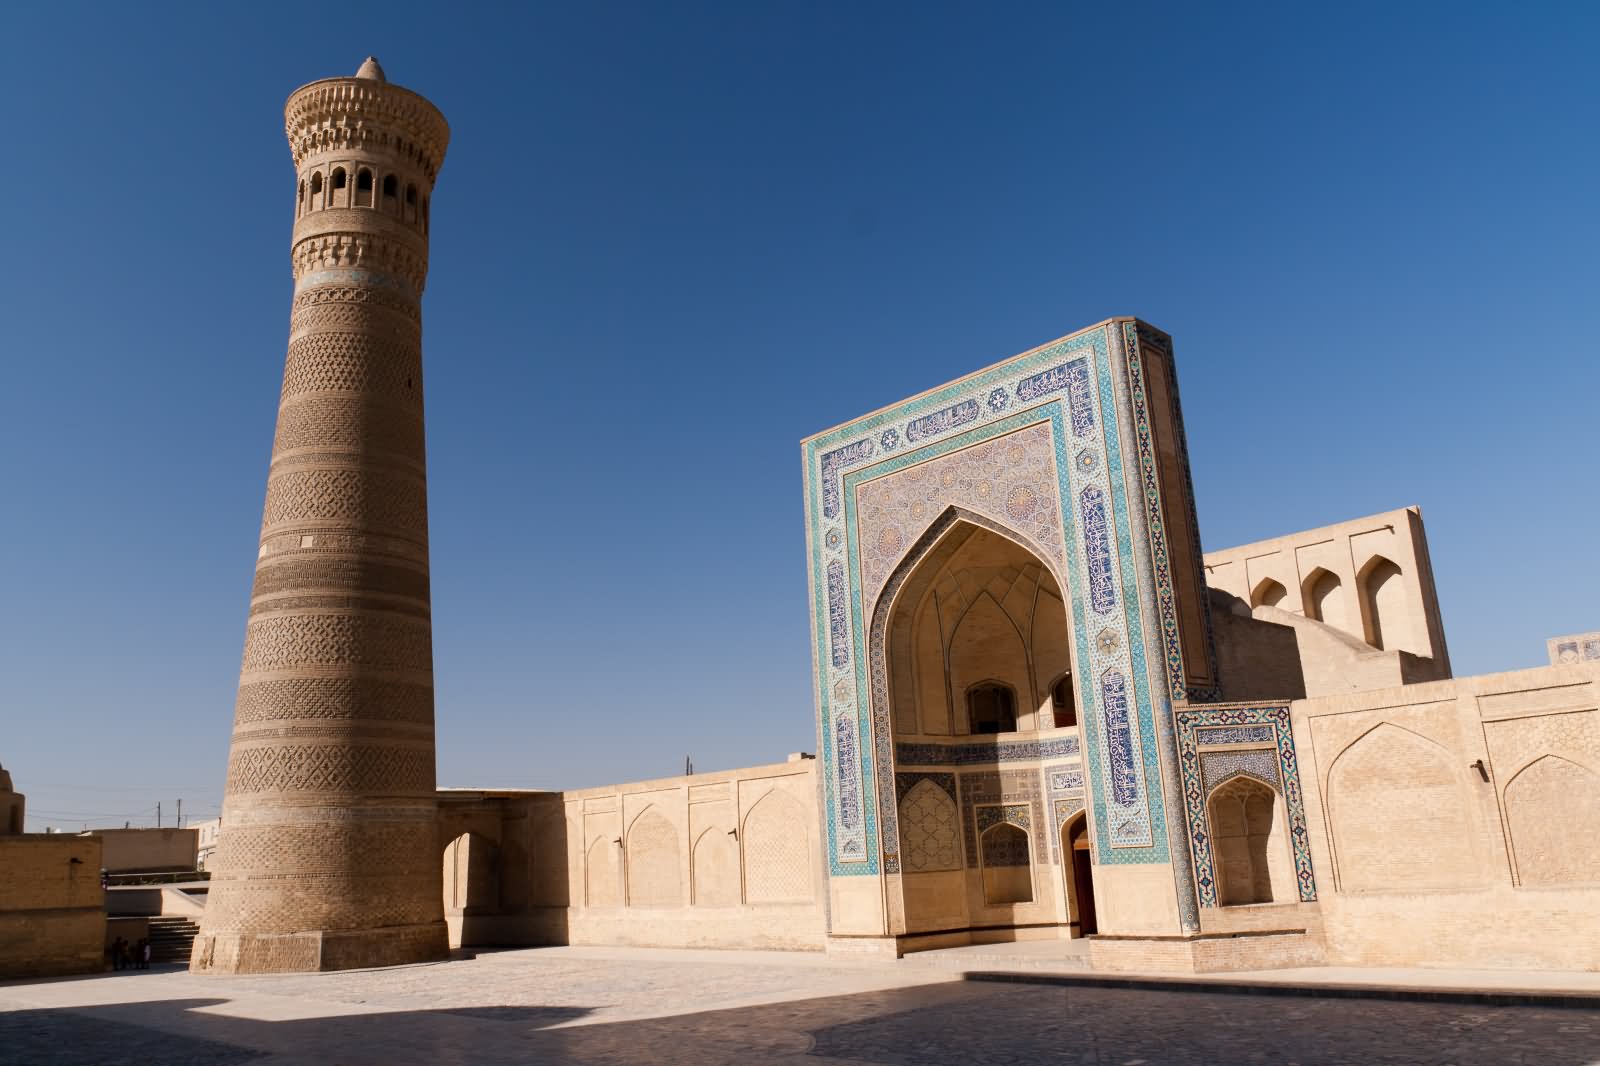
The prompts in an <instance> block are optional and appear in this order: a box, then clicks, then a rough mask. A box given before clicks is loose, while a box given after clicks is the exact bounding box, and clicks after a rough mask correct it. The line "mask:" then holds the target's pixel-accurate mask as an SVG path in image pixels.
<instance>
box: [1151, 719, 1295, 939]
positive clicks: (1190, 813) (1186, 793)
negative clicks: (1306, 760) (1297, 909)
mask: <svg viewBox="0 0 1600 1066" xmlns="http://www.w3.org/2000/svg"><path fill="white" fill-rule="evenodd" d="M1174 718H1175V721H1176V725H1177V740H1178V771H1179V774H1180V777H1181V779H1182V782H1183V805H1184V811H1183V813H1184V820H1185V821H1186V823H1187V825H1188V830H1189V851H1190V857H1191V859H1192V861H1193V864H1194V875H1195V893H1196V895H1197V896H1198V898H1199V903H1200V906H1202V907H1215V906H1217V905H1218V900H1217V873H1216V863H1215V859H1214V857H1213V853H1212V847H1211V827H1210V820H1209V818H1208V816H1207V813H1206V801H1207V800H1208V799H1209V798H1210V796H1211V791H1212V789H1214V788H1215V787H1216V786H1218V785H1220V784H1222V783H1223V782H1225V781H1227V780H1228V779H1229V778H1232V777H1237V776H1239V775H1240V774H1247V775H1249V776H1251V777H1254V778H1256V779H1257V780H1259V781H1262V782H1263V783H1265V784H1268V785H1271V786H1272V787H1274V788H1276V789H1277V791H1278V793H1279V795H1281V796H1282V797H1283V804H1284V809H1285V811H1286V812H1287V814H1288V820H1289V843H1290V845H1291V849H1292V851H1293V852H1294V870H1295V881H1296V883H1297V885H1298V888H1299V893H1300V899H1301V901H1303V902H1307V903H1309V902H1311V901H1313V900H1315V899H1316V898H1317V879H1316V875H1315V873H1314V872H1313V871H1312V868H1311V838H1310V834H1309V833H1308V832H1307V830H1306V812H1305V800H1304V796H1303V794H1302V792H1301V789H1300V766H1299V762H1298V761H1297V760H1296V758H1295V752H1294V733H1293V731H1292V730H1291V729H1290V727H1289V708H1288V707H1287V706H1286V705H1283V704H1278V705H1268V706H1244V705H1227V706H1210V707H1201V706H1195V707H1180V708H1178V710H1177V711H1175V712H1174ZM1263 735H1266V736H1267V739H1268V740H1269V741H1270V743H1271V744H1272V747H1270V748H1255V749H1251V748H1247V747H1240V746H1238V745H1240V744H1250V743H1258V742H1259V741H1258V739H1257V738H1259V737H1262V736H1263ZM1222 744H1229V745H1234V746H1231V747H1217V745H1222Z"/></svg>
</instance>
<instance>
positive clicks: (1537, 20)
mask: <svg viewBox="0 0 1600 1066" xmlns="http://www.w3.org/2000/svg"><path fill="white" fill-rule="evenodd" d="M495 11H496V12H498V13H496V14H490V13H489V10H488V9H487V8H478V7H475V6H474V5H470V4H453V5H445V6H434V7H420V6H419V7H412V6H408V5H406V4H402V3H385V4H381V5H366V4H360V3H341V4H332V5H320V6H314V7H307V6H305V5H299V6H290V7H284V6H282V5H263V4H253V5H204V6H195V7H193V8H187V9H178V8H174V7H164V6H159V5H130V4H116V5H106V6H104V7H87V6H78V5H65V4H62V5H57V4H34V5H22V6H13V7H9V8H7V9H6V11H5V13H4V14H3V15H0V19H3V22H0V102H3V103H0V106H3V107H4V109H5V112H6V114H5V136H4V145H5V148H4V166H0V194H3V195H0V203H3V204H4V205H5V208H6V211H5V229H4V239H3V247H4V255H3V256H0V375H3V377H0V500H3V508H4V509H3V515H4V523H3V528H4V535H3V536H4V540H3V546H4V551H3V552H0V762H4V763H5V765H6V766H7V767H8V768H10V769H12V770H13V771H14V773H15V775H16V778H17V785H18V787H19V789H21V790H22V791H24V792H26V793H28V794H29V798H30V814H32V815H34V817H30V819H29V825H30V828H42V826H43V825H45V824H46V823H49V824H55V825H62V826H69V827H73V828H76V827H77V826H78V825H79V824H81V823H83V822H89V823H91V824H94V823H115V824H121V820H122V819H123V818H124V817H132V818H134V820H135V822H136V824H137V822H138V821H140V820H142V819H143V818H145V817H147V816H146V815H144V814H143V813H142V812H144V811H147V810H150V809H152V808H153V807H154V805H155V803H156V801H157V800H158V799H163V800H166V801H167V807H166V810H167V811H169V812H170V809H171V807H170V801H171V800H172V799H174V798H176V797H178V796H180V795H181V796H183V797H184V798H185V801H186V811H187V812H190V813H193V814H194V815H195V816H196V817H203V816H205V815H207V814H211V813H214V812H215V810H216V808H217V806H218V803H219V800H220V796H221V787H222V778H223V771H224V766H225V761H226V753H227V744H228V733H229V729H230V726H231V716H232V704H233V697H234V689H235V685H236V682H237V672H238V665H239V655H240V649H241V646H242V641H243V633H244V620H245V613H246V609H247V604H248V597H249V590H250V581H251V574H252V569H253V564H254V557H255V550H256V537H257V529H258V523H259V521H260V515H261V504H262V498H263V493H264V486H265V478H266V464H267V458H268V454H269V451H270V447H271V441H272V429H273V420H274V416H275V407H276V401H277V395H278V386H279V381H280V377H281V374H282V368H283V356H284V343H285V338H286V332H287V324H288V310H289V297H290V289H291V280H290V276H289V262H288V241H289V226H290V221H291V209H292V194H293V170H292V167H291V164H290V160H289V153H288V149H287V147H286V144H285V142H284V138H283V129H282V120H281V113H282V111H281V109H282V104H283V100H284V98H285V97H286V96H287V95H288V93H289V92H290V91H291V90H293V89H294V88H295V87H296V86H298V85H300V84H302V83H304V82H307V81H311V80H313V79H316V78H321V77H328V76H333V75H344V74H349V73H352V72H354V70H355V68H356V66H357V65H358V64H359V63H360V62H361V59H362V57H364V56H365V55H366V54H367V53H369V52H372V53H375V54H376V55H377V56H378V57H379V58H380V60H381V61H382V62H383V64H384V66H385V68H386V69H387V71H388V73H389V77H390V78H391V80H393V81H396V82H398V83H400V84H402V85H405V86H408V87H411V88H414V89H416V90H418V91H419V92H421V93H423V94H424V95H426V96H428V97H429V98H430V99H432V100H433V101H434V102H435V103H437V104H438V105H439V107H440V108H441V109H442V110H443V111H444V113H445V115H446V116H447V117H448V118H449V120H450V123H451V125H452V128H453V140H452V143H451V146H450V153H449V156H448V158H447V160H446V162H445V166H444V169H443V171H442V173H441V177H440V183H439V186H438V189H437V191H436V194H435V196H434V199H433V263H432V277H431V279H430V285H429V288H428V293H427V298H426V303H425V313H426V320H427V326H426V359H427V367H428V383H427V387H428V430H429V465H430V490H431V497H432V513H431V524H432V532H433V578H434V631H435V665H436V670H437V684H438V736H439V776H440V782H441V784H446V785H497V786H526V787H548V788H561V787H572V786H581V785H590V784H600V783H604V782H608V781H626V780H632V779H636V778H640V777H648V776H660V775H666V774H670V773H673V772H676V771H677V770H679V769H680V768H681V766H682V762H683V756H684V754H685V753H692V754H693V755H694V758H695V762H696V765H697V766H698V767H700V768H702V769H712V768H718V767H726V766H734V765H741V764H748V763H753V762H763V761H767V760H771V759H781V758H783V756H784V754H785V753H787V752H790V751H795V750H799V749H805V750H811V749H812V748H813V746H814V743H815V741H814V732H813V726H812V697H811V683H810V680H809V671H810V666H811V663H810V651H809V646H808V644H807V629H806V610H807V607H806V590H805V579H804V574H805V559H804V552H803V544H804V532H803V529H802V498H801V485H800V463H799V450H798V441H799V440H800V438H802V437H803V436H805V435H807V434H809V433H812V432H814V431H816V430H819V429H822V428H825V427H827V426H830V425H833V424H835V423H838V422H841V421H843V420H845V419H847V418H850V417H852V416H854V415H856V414H859V413H862V412H865V411H868V410H870V409H873V408H876V407H878V406H881V405H883V404H885V403H889V402H892V401H894V400H897V399H899V398H902V397H904V396H907V395H910V394H913V393H915V392H918V391H921V390H923V389H925V388H928V387H930V386H933V385H936V384H938V383H940V382H943V381H946V380H949V379H951V378H953V377H957V376H959V375H961V374H963V373H966V372H967V371H970V370H973V369H976V368H977V367H980V366H982V365H985V364H987V363H989V362H992V361H994V360H996V359H1000V358H1003V357H1006V356H1009V355H1012V354H1014V353H1016V352H1019V351H1022V350H1024V349H1027V348H1029V347H1032V346H1034V345H1036V344H1039V343H1041V342H1043V341H1046V340H1049V339H1051V338H1054V337H1056V336H1059V335H1061V334H1064V333H1067V332H1070V331H1072V330H1075V329H1077V328H1079V327H1081V326H1084V325H1088V324H1090V323H1092V322H1095V321H1098V320H1099V319H1102V318H1105V317H1107V316H1110V315H1114V314H1137V315H1140V316H1142V317H1144V318H1146V319H1148V320H1150V321H1152V322H1154V323H1156V324H1157V325H1160V326H1161V327H1163V328H1165V329H1167V330H1169V331H1170V332H1172V334H1173V335H1174V337H1175V339H1176V344H1177V352H1178V359H1179V372H1180V375H1181V381H1182V387H1183V392H1184V404H1185V411H1186V415H1187V418H1188V428H1189V434H1190V446H1191V453H1192V457H1193V461H1194V475H1195V485H1196V491H1197V493H1198V496H1199V507H1200V520H1201V526H1202V532H1203V537H1204V541H1205V544H1206V546H1207V547H1210V548H1218V547H1226V546H1229V545H1232V544H1236V543H1242V542H1245V541H1249V540H1254V539H1258V538H1262V537H1267V536H1272V535H1276V534H1281V533H1286V532H1290V531H1293V530H1298V529H1303V528H1307V527H1310V526H1314V525H1319V524H1323V523H1327V522H1333V521H1338V520H1342V519H1345V518H1350V517H1354V516H1357V515H1362V514H1367V513H1371V512H1374V511H1380V510H1386V509H1389V508H1393V507H1398V506H1402V505H1405V504H1412V503H1415V504H1420V505H1421V506H1422V508H1423V511H1424V514H1425V516H1426V519H1427V523H1428V531H1429V535H1430V544H1431V547H1432V552H1433V559H1434V564H1435V568H1436V571H1437V577H1438V584H1439V594H1440V599H1441V601H1442V603H1443V609H1444V615H1445V622H1446V626H1447V632H1448V636H1449V641H1450V647H1451V652H1452V654H1453V658H1454V661H1455V666H1456V668H1457V672H1458V673H1478V672H1486V671H1495V670H1503V669H1511V668H1516V667H1523V666H1533V665H1537V664H1539V663H1541V662H1542V661H1543V659H1544V639H1545V637H1546V636H1549V635H1552V634H1555V633H1560V632H1567V631H1573V630H1578V629H1586V628H1600V608H1597V606H1596V603H1597V600H1600V596H1597V593H1600V567H1597V566H1596V565H1595V554H1594V551H1595V549H1594V543H1595V539H1596V538H1595V532H1594V530H1595V527H1596V523H1597V520H1600V504H1597V502H1596V491H1595V480H1596V456H1597V440H1600V430H1597V428H1596V409H1595V398H1596V395H1597V391H1600V390H1597V388H1596V386H1597V384H1600V370H1597V369H1596V364H1597V355H1600V351H1597V348H1600V344H1597V341H1596V336H1597V335H1600V298H1597V288H1600V286H1597V284H1596V282H1597V280H1600V278H1597V275H1600V270H1597V267H1596V248H1597V246H1600V240H1597V238H1600V209H1597V204H1600V196H1597V193H1596V190H1597V178H1596V176H1597V174H1600V147H1597V145H1600V139H1597V136H1596V128H1597V127H1596V118H1597V115H1600V88H1597V86H1600V75H1597V73H1596V71H1597V69H1600V65H1597V63H1596V61H1595V56H1596V54H1597V53H1600V7H1596V6H1595V5H1592V4H1573V5H1569V6H1561V5H1554V4H1549V5H1546V4H1505V5H1502V6H1499V7H1490V6H1488V5H1482V4H1472V3H1467V4H1462V3H1453V4H1438V5H1423V4H1377V5H1371V6H1351V5H1309V4H1295V5H1270V4H1266V5H1260V6H1256V7H1250V8H1234V9H1222V8H1217V7H1213V6H1211V5H1188V4H1186V5H1172V6H1170V7H1150V6H1143V5H1139V6H1135V5H1125V4H1116V5H1113V4H1096V5H1072V4H1065V3H1057V4H1048V5H1041V6H1038V7H1029V6H1026V5H1021V4H1005V5H990V4H982V5H980V4H972V5H968V6H964V7H941V6H940V5H936V4H907V5H904V6H899V7H888V6H877V5H860V4H853V3H852V4H839V5H817V4H784V5H778V4H735V3H727V4H723V5H701V4H691V3H670V4H668V3H638V4H614V5H613V4H580V3H572V4H567V5H563V6H560V7H556V6H538V7H533V8H531V9H529V8H527V7H525V6H524V5H496V6H495ZM168 817H170V814H169V815H168Z"/></svg>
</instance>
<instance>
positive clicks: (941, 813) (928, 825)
mask: <svg viewBox="0 0 1600 1066" xmlns="http://www.w3.org/2000/svg"><path fill="white" fill-rule="evenodd" d="M959 817H960V816H959V815H958V814H957V813H956V804H955V800H953V799H952V798H951V797H950V794H949V793H947V792H946V791H945V790H944V789H942V788H940V787H939V786H938V785H936V784H934V783H933V782H932V781H929V780H926V779H924V780H922V781H919V782H917V783H916V784H915V785H913V786H912V787H911V790H910V791H909V792H907V793H906V794H905V798H903V799H902V800H901V801H900V847H901V853H900V861H901V865H902V867H903V868H904V869H905V871H906V872H907V873H923V872H926V871H930V870H959V869H961V834H960V831H959V829H958V828H957V822H958V820H959Z"/></svg>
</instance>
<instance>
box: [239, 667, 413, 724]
mask: <svg viewBox="0 0 1600 1066" xmlns="http://www.w3.org/2000/svg"><path fill="white" fill-rule="evenodd" d="M279 718H289V719H296V718H299V719H306V718H321V719H342V718H349V719H360V718H381V719H384V720H385V721H389V722H407V723H415V724H419V725H431V724H432V722H433V690H432V689H431V688H428V687H427V686H424V685H417V684H405V683H402V682H398V681H384V680H381V679H378V678H353V677H291V678H284V679H281V680H273V681H261V682H258V683H256V684H253V685H242V686H240V688H239V699H238V702H237V703H236V704H235V709H234V722H235V724H236V725H249V724H252V723H254V722H260V721H268V720H272V719H279Z"/></svg>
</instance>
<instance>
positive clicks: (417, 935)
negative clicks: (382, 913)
mask: <svg viewBox="0 0 1600 1066" xmlns="http://www.w3.org/2000/svg"><path fill="white" fill-rule="evenodd" d="M449 954H450V944H449V936H448V933H447V931H446V929H445V924H444V922H443V921H438V922H428V923H427V924H425V925H391V926H384V927H382V928H378V929H354V930H341V929H329V930H315V931H311V932H303V933H283V934H276V935H273V934H260V933H242V934H241V933H213V934H206V935H202V936H198V937H196V938H195V942H194V954H193V955H192V956H191V957H190V960H189V968H190V970H191V972H193V973H212V974H251V973H319V972H322V971H325V970H361V969H366V968H368V967H373V966H404V965H406V964H408V963H414V962H438V961H440V960H442V959H445V958H447V957H448V956H449Z"/></svg>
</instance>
